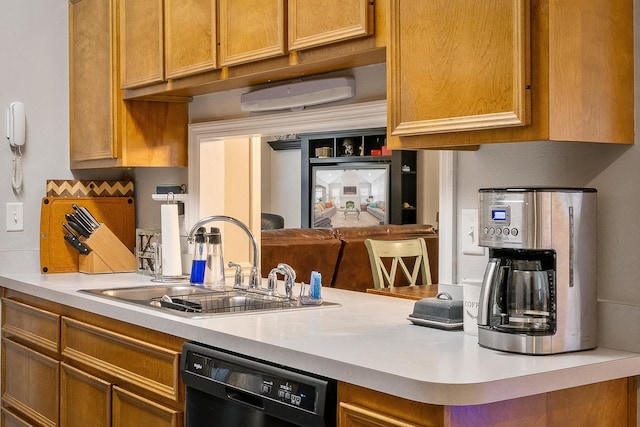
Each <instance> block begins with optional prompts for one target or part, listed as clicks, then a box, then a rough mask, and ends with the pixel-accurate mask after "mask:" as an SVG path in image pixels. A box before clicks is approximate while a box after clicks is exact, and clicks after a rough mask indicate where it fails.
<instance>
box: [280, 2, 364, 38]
mask: <svg viewBox="0 0 640 427" xmlns="http://www.w3.org/2000/svg"><path fill="white" fill-rule="evenodd" d="M288 8H289V9H288V16H289V21H288V28H289V50H301V49H307V48H311V47H316V46H322V45H326V44H330V43H337V42H340V41H344V40H349V39H352V38H357V37H363V36H369V35H372V34H373V25H374V23H373V16H374V3H373V2H372V1H370V0H325V1H321V2H320V1H317V0H289V2H288ZM319 17H322V19H319Z"/></svg>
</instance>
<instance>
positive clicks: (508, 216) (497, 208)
mask: <svg viewBox="0 0 640 427" xmlns="http://www.w3.org/2000/svg"><path fill="white" fill-rule="evenodd" d="M478 228H479V233H480V237H479V244H480V245H481V246H486V247H488V248H489V263H488V265H487V269H486V271H485V275H484V280H483V283H482V290H481V292H480V301H479V302H480V305H479V309H478V343H479V344H480V345H481V346H483V347H488V348H492V349H496V350H504V351H509V352H515V353H523V354H553V353H563V352H568V351H577V350H587V349H591V348H594V347H596V338H597V337H596V329H597V323H596V190H595V189H592V188H489V189H481V190H480V191H479V227H478Z"/></svg>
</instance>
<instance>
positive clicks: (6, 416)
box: [0, 408, 35, 427]
mask: <svg viewBox="0 0 640 427" xmlns="http://www.w3.org/2000/svg"><path fill="white" fill-rule="evenodd" d="M0 425H1V426H4V427H35V426H34V424H31V423H29V422H27V421H25V420H23V419H22V418H20V417H19V416H18V415H16V414H14V413H13V412H11V411H9V410H8V409H6V408H2V413H0Z"/></svg>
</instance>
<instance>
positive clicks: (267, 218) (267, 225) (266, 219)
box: [260, 212, 284, 230]
mask: <svg viewBox="0 0 640 427" xmlns="http://www.w3.org/2000/svg"><path fill="white" fill-rule="evenodd" d="M260 219H261V220H260V229H261V230H276V229H279V228H284V218H283V217H282V216H281V215H277V214H272V213H266V212H262V214H261V218H260Z"/></svg>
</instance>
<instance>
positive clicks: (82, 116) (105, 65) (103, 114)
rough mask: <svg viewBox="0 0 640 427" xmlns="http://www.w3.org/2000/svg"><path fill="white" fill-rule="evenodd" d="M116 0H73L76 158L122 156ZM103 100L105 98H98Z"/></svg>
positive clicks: (71, 56) (71, 33)
mask: <svg viewBox="0 0 640 427" xmlns="http://www.w3.org/2000/svg"><path fill="white" fill-rule="evenodd" d="M110 4H111V0H75V1H72V2H71V3H70V4H69V74H70V78H69V103H70V111H69V120H70V136H71V141H70V154H71V158H72V159H75V160H80V161H84V160H103V159H113V158H115V157H116V152H115V150H116V147H115V146H114V144H113V139H114V138H115V134H116V131H117V124H116V117H115V114H116V110H115V108H114V106H113V105H112V104H111V99H112V97H113V92H112V91H113V89H114V85H115V86H116V87H117V85H118V82H117V79H113V78H112V70H114V69H115V68H116V67H117V62H116V63H114V61H115V58H116V56H114V55H111V52H112V51H111V46H112V42H113V41H114V40H115V39H116V34H114V33H113V29H114V28H116V27H115V25H114V24H115V18H114V15H113V14H112V13H111V7H110ZM97 100H99V101H97Z"/></svg>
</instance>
